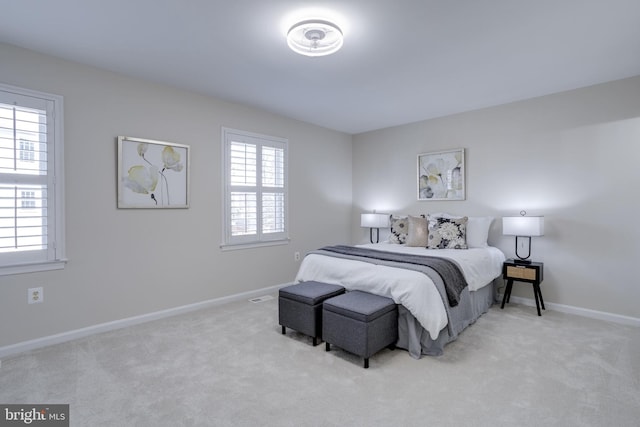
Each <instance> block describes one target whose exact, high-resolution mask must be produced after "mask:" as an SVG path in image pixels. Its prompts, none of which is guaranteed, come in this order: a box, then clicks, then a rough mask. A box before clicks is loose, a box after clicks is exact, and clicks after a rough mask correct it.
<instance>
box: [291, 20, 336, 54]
mask: <svg viewBox="0 0 640 427" xmlns="http://www.w3.org/2000/svg"><path fill="white" fill-rule="evenodd" d="M342 43H343V39H342V31H341V30H340V28H339V27H338V26H337V25H336V24H334V23H333V22H329V21H325V20H322V19H308V20H305V21H301V22H298V23H297V24H295V25H294V26H293V27H291V29H289V32H288V33H287V44H289V47H290V48H291V49H292V50H293V51H294V52H297V53H299V54H301V55H306V56H324V55H330V54H332V53H334V52H337V51H338V50H339V49H340V48H341V47H342Z"/></svg>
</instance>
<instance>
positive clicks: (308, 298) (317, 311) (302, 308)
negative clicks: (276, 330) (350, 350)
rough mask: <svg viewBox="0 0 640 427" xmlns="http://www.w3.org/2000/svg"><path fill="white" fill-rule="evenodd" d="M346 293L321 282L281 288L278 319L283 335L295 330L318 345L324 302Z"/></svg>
mask: <svg viewBox="0 0 640 427" xmlns="http://www.w3.org/2000/svg"><path fill="white" fill-rule="evenodd" d="M343 293H344V288H343V287H342V286H339V285H332V284H329V283H321V282H302V283H298V284H297V285H291V286H285V287H284V288H280V291H279V296H278V318H279V322H280V325H281V326H282V334H283V335H284V334H285V331H286V328H291V329H294V330H296V331H298V332H301V333H303V334H305V335H308V336H310V337H312V338H313V345H314V346H315V345H317V344H318V341H317V339H318V338H321V337H322V302H323V301H324V300H326V299H327V298H331V297H335V296H336V295H340V294H343Z"/></svg>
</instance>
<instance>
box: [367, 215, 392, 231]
mask: <svg viewBox="0 0 640 427" xmlns="http://www.w3.org/2000/svg"><path fill="white" fill-rule="evenodd" d="M360 226H361V227H369V228H388V227H389V215H387V214H378V213H367V214H362V215H361V216H360Z"/></svg>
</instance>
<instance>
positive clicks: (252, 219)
mask: <svg viewBox="0 0 640 427" xmlns="http://www.w3.org/2000/svg"><path fill="white" fill-rule="evenodd" d="M222 139H223V142H224V143H223V150H224V153H223V158H224V168H223V170H224V180H223V181H224V242H223V244H222V246H223V247H224V246H235V245H250V246H255V245H266V244H275V243H286V242H287V241H288V229H287V222H288V221H287V205H288V200H287V140H286V139H282V138H275V137H270V136H264V135H257V134H252V133H248V132H242V131H238V130H233V129H227V128H223V129H222Z"/></svg>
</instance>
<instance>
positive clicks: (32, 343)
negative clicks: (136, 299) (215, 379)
mask: <svg viewBox="0 0 640 427" xmlns="http://www.w3.org/2000/svg"><path fill="white" fill-rule="evenodd" d="M291 284H293V283H283V284H281V285H275V286H269V287H266V288H262V289H257V290H255V291H248V292H242V293H239V294H234V295H229V296H226V297H221V298H215V299H210V300H207V301H201V302H197V303H194V304H188V305H183V306H180V307H174V308H169V309H166V310H160V311H155V312H153V313H147V314H142V315H140V316H133V317H127V318H125V319H120V320H114V321H112V322H107V323H101V324H98V325H93V326H88V327H86V328H81V329H75V330H72V331H68V332H62V333H60V334H55V335H49V336H46V337H42V338H36V339H33V340H29V341H22V342H19V343H17V344H11V345H7V346H4V347H0V358H4V357H9V356H14V355H16V354H19V353H23V352H25V351H29V350H35V349H38V348H42V347H46V346H50V345H54V344H60V343H63V342H67V341H72V340H75V339H78V338H84V337H87V336H89V335H94V334H99V333H102V332H109V331H113V330H116V329H121V328H126V327H127V326H133V325H137V324H140V323H145V322H151V321H153V320H158V319H163V318H165V317H171V316H176V315H178V314H183V313H188V312H191V311H196V310H201V309H203V308H209V307H214V306H217V305H222V304H226V303H229V302H234V301H241V300H245V299H247V300H248V299H250V298H254V297H257V296H261V295H264V294H270V293H273V292H276V291H277V290H278V289H280V288H281V287H283V286H287V285H291Z"/></svg>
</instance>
